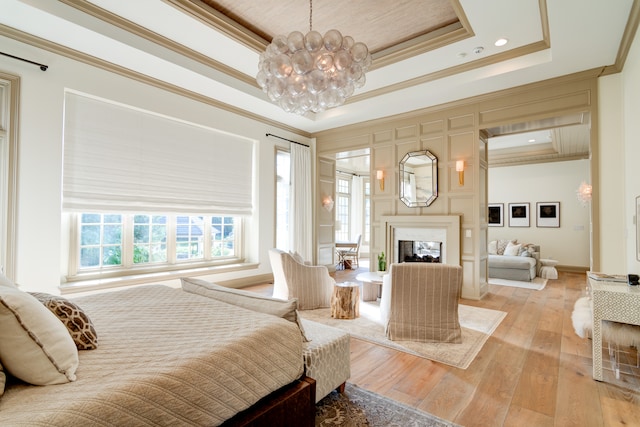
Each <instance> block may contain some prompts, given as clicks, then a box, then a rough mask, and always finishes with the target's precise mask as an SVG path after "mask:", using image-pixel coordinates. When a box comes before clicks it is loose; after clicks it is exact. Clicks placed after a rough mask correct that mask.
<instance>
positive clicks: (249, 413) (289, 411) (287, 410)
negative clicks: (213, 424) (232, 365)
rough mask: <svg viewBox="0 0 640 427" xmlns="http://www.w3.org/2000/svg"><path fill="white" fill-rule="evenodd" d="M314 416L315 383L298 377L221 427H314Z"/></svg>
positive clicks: (309, 379)
mask: <svg viewBox="0 0 640 427" xmlns="http://www.w3.org/2000/svg"><path fill="white" fill-rule="evenodd" d="M315 416H316V381H315V380H314V379H313V378H309V377H302V378H300V379H299V380H296V381H294V382H292V383H291V384H288V385H286V386H284V387H282V388H280V389H279V390H276V391H274V392H273V393H271V394H270V395H268V396H266V397H264V398H262V399H261V400H259V401H258V402H257V403H256V404H255V405H253V406H252V407H250V408H249V409H247V410H245V411H242V412H240V413H238V414H236V415H235V416H234V417H233V418H230V419H229V420H227V421H225V422H224V423H223V424H222V425H223V426H224V427H231V426H233V427H237V426H265V427H266V426H269V427H271V426H280V427H302V426H309V427H312V426H314V425H315Z"/></svg>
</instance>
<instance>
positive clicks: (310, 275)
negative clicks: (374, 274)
mask: <svg viewBox="0 0 640 427" xmlns="http://www.w3.org/2000/svg"><path fill="white" fill-rule="evenodd" d="M269 260H270V261H271V270H272V271H273V297H274V298H280V299H285V300H288V299H291V298H297V299H298V309H299V310H312V309H315V308H326V307H329V303H330V302H331V293H332V292H333V285H334V284H335V283H336V281H335V280H334V279H333V277H331V276H329V270H328V269H327V267H325V266H324V265H317V266H314V265H307V264H305V263H304V261H303V260H301V259H296V257H294V256H293V255H291V254H290V253H289V252H285V251H282V250H280V249H275V248H274V249H269Z"/></svg>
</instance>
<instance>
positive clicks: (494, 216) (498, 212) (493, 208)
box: [487, 203, 504, 227]
mask: <svg viewBox="0 0 640 427" xmlns="http://www.w3.org/2000/svg"><path fill="white" fill-rule="evenodd" d="M503 208H504V204H503V203H489V213H488V214H487V217H488V219H489V227H503V226H504V222H503V221H502V218H503V217H504V215H503V212H502V210H503Z"/></svg>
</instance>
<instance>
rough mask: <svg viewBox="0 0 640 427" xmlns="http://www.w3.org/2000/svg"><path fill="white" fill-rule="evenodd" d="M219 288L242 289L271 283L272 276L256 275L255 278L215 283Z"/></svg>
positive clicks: (269, 274)
mask: <svg viewBox="0 0 640 427" xmlns="http://www.w3.org/2000/svg"><path fill="white" fill-rule="evenodd" d="M216 283H217V284H218V285H220V286H226V287H228V288H236V289H238V288H244V287H246V286H253V285H262V284H264V283H273V274H271V273H266V274H258V275H256V276H248V277H241V278H239V279H231V280H221V281H216Z"/></svg>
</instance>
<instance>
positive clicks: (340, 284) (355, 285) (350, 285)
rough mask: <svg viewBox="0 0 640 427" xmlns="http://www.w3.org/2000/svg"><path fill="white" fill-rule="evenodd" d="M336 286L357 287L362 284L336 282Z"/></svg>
mask: <svg viewBox="0 0 640 427" xmlns="http://www.w3.org/2000/svg"><path fill="white" fill-rule="evenodd" d="M336 286H340V287H342V288H357V287H360V284H359V283H355V282H340V283H336Z"/></svg>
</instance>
